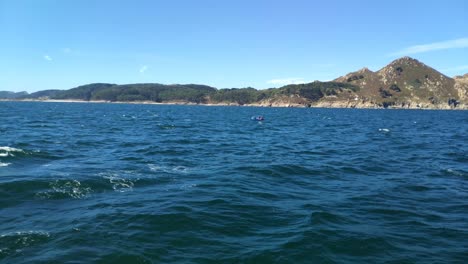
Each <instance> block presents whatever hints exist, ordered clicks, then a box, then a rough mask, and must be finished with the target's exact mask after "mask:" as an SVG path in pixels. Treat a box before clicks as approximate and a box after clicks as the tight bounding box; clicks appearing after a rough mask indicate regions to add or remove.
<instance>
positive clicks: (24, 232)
mask: <svg viewBox="0 0 468 264" xmlns="http://www.w3.org/2000/svg"><path fill="white" fill-rule="evenodd" d="M29 235H36V236H43V237H50V234H49V233H48V232H45V231H34V230H31V231H17V232H11V233H6V234H2V235H0V237H14V236H29Z"/></svg>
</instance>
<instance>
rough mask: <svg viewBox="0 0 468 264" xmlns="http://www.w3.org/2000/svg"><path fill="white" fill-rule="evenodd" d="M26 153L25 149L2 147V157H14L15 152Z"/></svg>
mask: <svg viewBox="0 0 468 264" xmlns="http://www.w3.org/2000/svg"><path fill="white" fill-rule="evenodd" d="M18 153H26V152H25V151H24V150H22V149H19V148H12V147H0V157H8V156H11V157H14V156H15V154H18Z"/></svg>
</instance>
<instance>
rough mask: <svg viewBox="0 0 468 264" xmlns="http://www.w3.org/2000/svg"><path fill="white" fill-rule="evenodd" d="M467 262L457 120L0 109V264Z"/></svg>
mask: <svg viewBox="0 0 468 264" xmlns="http://www.w3.org/2000/svg"><path fill="white" fill-rule="evenodd" d="M253 115H264V116H265V120H264V121H263V122H257V121H252V120H250V117H251V116H253ZM466 261H468V111H417V110H358V109H312V108H310V109H297V108H255V107H209V106H164V105H133V104H92V103H35V102H0V263H466Z"/></svg>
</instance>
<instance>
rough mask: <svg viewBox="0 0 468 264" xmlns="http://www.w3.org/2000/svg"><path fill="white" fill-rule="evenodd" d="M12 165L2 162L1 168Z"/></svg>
mask: <svg viewBox="0 0 468 264" xmlns="http://www.w3.org/2000/svg"><path fill="white" fill-rule="evenodd" d="M10 164H11V163H3V162H0V167H7V166H8V165H10Z"/></svg>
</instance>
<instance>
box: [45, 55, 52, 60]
mask: <svg viewBox="0 0 468 264" xmlns="http://www.w3.org/2000/svg"><path fill="white" fill-rule="evenodd" d="M44 60H46V61H52V58H51V57H50V56H49V55H47V54H46V55H44Z"/></svg>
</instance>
